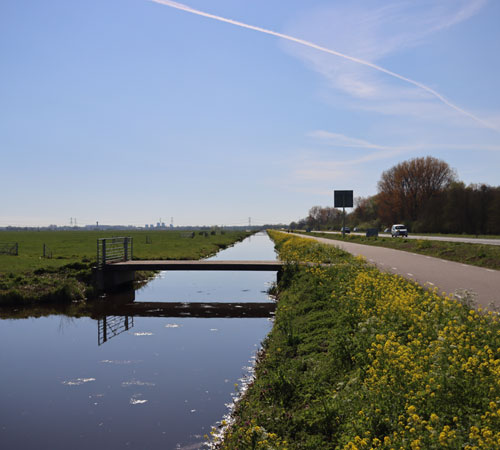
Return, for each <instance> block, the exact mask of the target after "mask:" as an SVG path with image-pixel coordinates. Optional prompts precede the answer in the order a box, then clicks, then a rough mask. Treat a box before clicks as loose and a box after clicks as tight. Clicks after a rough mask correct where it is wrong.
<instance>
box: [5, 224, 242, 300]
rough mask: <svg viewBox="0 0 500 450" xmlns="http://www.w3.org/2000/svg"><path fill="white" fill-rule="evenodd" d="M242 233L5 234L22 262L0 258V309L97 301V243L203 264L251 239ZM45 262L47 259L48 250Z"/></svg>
mask: <svg viewBox="0 0 500 450" xmlns="http://www.w3.org/2000/svg"><path fill="white" fill-rule="evenodd" d="M248 234H249V233H246V232H243V231H226V232H224V233H223V234H221V232H220V231H218V232H217V233H215V234H211V233H202V234H200V232H195V233H194V235H193V237H187V236H191V233H187V232H183V231H127V232H126V233H124V234H122V233H120V234H118V233H117V232H110V231H107V232H102V231H40V232H37V231H16V232H14V231H3V232H0V246H1V244H2V243H14V242H15V243H18V249H19V250H18V251H19V254H18V256H14V255H0V304H2V303H3V304H21V303H33V302H39V301H42V302H51V301H57V302H64V301H68V300H81V299H83V298H86V297H88V296H89V295H92V288H91V286H90V276H91V267H92V266H93V265H94V264H95V262H96V258H97V239H99V238H103V237H113V236H117V235H118V236H123V235H125V236H129V237H132V238H133V248H134V250H133V256H134V259H200V258H203V257H206V256H209V255H211V254H214V253H216V252H217V251H218V250H220V249H221V248H224V247H227V246H229V245H231V244H233V243H234V242H236V241H238V240H241V239H243V238H245V237H246V236H248ZM44 244H45V248H46V256H50V257H45V258H44V257H43V248H44Z"/></svg>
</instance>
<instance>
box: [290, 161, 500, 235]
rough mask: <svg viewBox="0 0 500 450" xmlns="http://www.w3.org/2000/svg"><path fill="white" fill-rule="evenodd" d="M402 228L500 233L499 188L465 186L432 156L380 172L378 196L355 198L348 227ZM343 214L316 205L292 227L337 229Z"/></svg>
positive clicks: (347, 221) (340, 224)
mask: <svg viewBox="0 0 500 450" xmlns="http://www.w3.org/2000/svg"><path fill="white" fill-rule="evenodd" d="M393 223H404V224H405V225H407V226H408V227H409V229H410V230H411V231H413V232H433V233H467V234H500V186H499V187H492V186H488V185H485V184H473V185H469V186H466V185H465V184H464V183H463V182H461V181H459V180H458V178H457V175H456V173H455V171H454V170H452V169H451V168H450V166H449V165H448V164H447V163H446V162H444V161H442V160H439V159H436V158H433V157H431V156H428V157H426V158H415V159H411V160H409V161H404V162H402V163H399V164H397V165H396V166H394V167H392V168H390V169H389V170H387V171H385V172H383V173H382V176H381V179H380V181H379V183H378V193H377V194H376V195H374V196H371V197H365V198H357V199H356V203H355V209H354V211H353V212H352V213H350V214H348V215H347V218H346V224H347V225H348V226H350V227H358V228H360V229H367V228H378V229H384V228H386V227H389V226H390V225H391V224H393ZM341 226H342V212H341V211H339V210H338V209H335V208H332V207H321V206H314V207H313V208H311V209H310V211H309V215H308V216H307V217H306V218H305V219H302V220H300V221H298V222H292V223H291V224H290V227H291V228H298V229H304V228H306V229H318V230H325V229H333V230H336V229H339V228H340V227H341Z"/></svg>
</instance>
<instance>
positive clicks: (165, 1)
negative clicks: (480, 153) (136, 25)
mask: <svg viewBox="0 0 500 450" xmlns="http://www.w3.org/2000/svg"><path fill="white" fill-rule="evenodd" d="M150 1H152V2H154V3H159V4H161V5H165V6H170V7H171V8H175V9H180V10H182V11H186V12H189V13H191V14H196V15H198V16H203V17H208V18H209V19H214V20H218V21H220V22H225V23H229V24H231V25H236V26H238V27H241V28H247V29H249V30H254V31H258V32H260V33H265V34H270V35H271V36H276V37H279V38H282V39H286V40H287V41H292V42H296V43H297V44H301V45H305V46H306V47H310V48H314V49H316V50H319V51H321V52H325V53H329V54H331V55H335V56H338V57H340V58H343V59H347V60H348V61H353V62H355V63H358V64H361V65H363V66H367V67H371V68H372V69H375V70H378V71H379V72H382V73H385V74H387V75H390V76H391V77H394V78H397V79H399V80H402V81H405V82H406V83H410V84H412V85H414V86H416V87H418V88H420V89H422V90H424V91H426V92H428V93H429V94H431V95H432V96H434V97H435V98H437V99H438V100H439V101H441V102H442V103H444V104H445V105H447V106H449V107H450V108H452V109H454V110H455V111H457V112H459V113H460V114H463V115H465V116H467V117H470V118H471V119H473V120H475V121H476V122H478V123H480V124H481V125H483V126H484V127H486V128H490V129H492V130H495V131H500V129H498V128H497V127H495V126H494V125H492V124H490V123H488V122H486V121H484V120H483V119H481V118H479V117H477V116H475V115H474V114H472V113H470V112H469V111H466V110H464V109H462V108H460V107H459V106H457V105H455V104H454V103H452V102H450V101H449V100H448V99H446V98H445V97H444V96H443V95H441V94H440V93H439V92H436V91H435V90H434V89H432V88H430V87H428V86H426V85H425V84H422V83H419V82H418V81H415V80H412V79H411V78H407V77H404V76H403V75H400V74H398V73H396V72H392V71H391V70H388V69H384V68H383V67H381V66H378V65H376V64H373V63H371V62H369V61H365V60H363V59H359V58H355V57H354V56H349V55H346V54H345V53H341V52H338V51H336V50H332V49H330V48H327V47H322V46H320V45H317V44H315V43H314V42H309V41H305V40H303V39H299V38H296V37H293V36H289V35H287V34H283V33H278V32H276V31H271V30H267V29H265V28H261V27H256V26H254V25H249V24H247V23H243V22H238V21H236V20H232V19H227V18H225V17H221V16H216V15H214V14H210V13H207V12H204V11H200V10H198V9H194V8H191V7H190V6H187V5H183V4H182V3H177V2H172V1H170V0H150Z"/></svg>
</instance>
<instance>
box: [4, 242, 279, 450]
mask: <svg viewBox="0 0 500 450" xmlns="http://www.w3.org/2000/svg"><path fill="white" fill-rule="evenodd" d="M266 240H267V242H268V244H269V247H270V248H271V250H272V244H271V243H270V241H269V239H268V238H266V237H261V236H256V237H254V238H253V239H252V245H253V244H259V245H264V244H265V242H264V241H266ZM245 245H246V244H245ZM231 250H232V251H235V252H236V251H237V250H238V246H235V247H234V248H233V249H231ZM238 258H240V256H238V257H236V256H230V258H229V259H238ZM241 259H245V256H244V255H242V256H241ZM258 259H270V258H269V256H267V255H262V256H260V257H259V258H258ZM267 275H270V274H267ZM199 281H200V283H201V280H199ZM204 281H205V280H204ZM254 281H255V283H254ZM269 281H270V282H272V280H269ZM208 282H209V283H210V281H209V280H208ZM219 282H220V281H217V283H219ZM154 283H156V280H154V281H153V282H152V283H151V284H154ZM229 284H232V283H229ZM212 287H213V286H209V285H206V284H203V289H212ZM234 287H235V289H233V290H232V292H229V291H227V292H226V291H225V294H224V296H222V295H221V296H219V294H218V293H217V292H216V289H214V290H213V291H211V292H212V293H213V295H211V296H210V297H209V299H207V298H203V299H201V302H198V303H199V304H198V305H197V306H195V307H191V308H189V307H187V306H186V303H185V302H188V301H190V300H192V297H191V295H190V292H191V291H190V290H189V289H188V291H181V290H179V291H178V292H176V294H177V293H178V294H179V296H177V295H172V291H170V290H169V288H168V286H167V287H166V289H167V290H166V291H164V292H160V291H156V293H157V294H159V295H154V296H149V298H147V297H143V293H142V292H140V293H137V292H136V293H134V292H126V293H122V298H115V299H112V298H107V299H100V300H98V301H96V302H93V303H89V304H86V305H80V304H72V305H64V306H61V307H58V308H56V307H51V308H37V309H36V310H32V311H22V310H20V309H18V310H12V311H11V312H10V313H2V312H0V317H2V318H4V319H6V320H0V367H1V370H0V403H1V405H2V406H1V407H0V442H1V443H2V444H1V447H2V448H6V449H10V448H19V449H23V450H26V449H33V450H35V449H39V448H40V447H43V448H50V449H51V450H63V449H64V450H65V449H67V448H68V446H71V448H72V449H73V450H80V449H81V450H84V449H85V450H87V449H89V448H93V447H96V448H106V449H107V450H114V449H123V448H141V449H160V448H161V449H166V450H171V449H176V448H191V449H199V448H202V443H203V435H204V434H205V433H210V428H211V426H212V425H214V424H215V423H216V422H217V421H218V420H220V419H221V418H222V417H223V416H224V414H225V413H227V406H226V405H227V404H228V403H230V402H231V401H232V398H233V396H234V395H235V387H234V384H235V383H238V384H239V385H241V379H242V377H245V376H246V374H247V373H248V372H247V371H248V369H247V368H248V367H249V366H251V364H252V363H251V362H250V361H251V359H252V355H255V353H256V351H257V350H258V348H259V346H260V342H261V340H262V339H263V338H264V337H265V335H266V334H267V333H268V332H269V330H270V329H271V326H272V322H271V321H270V320H269V318H268V317H269V316H272V309H274V306H275V305H274V303H273V302H270V301H269V300H268V298H267V295H266V294H265V292H264V293H262V292H260V291H265V290H266V285H265V284H264V283H263V281H262V280H253V281H251V282H250V281H249V280H246V281H244V282H243V284H242V285H239V286H237V285H234ZM244 289H250V294H251V295H250V294H248V297H246V296H245V295H246V293H245V292H241V291H242V290H244ZM153 290H154V289H153ZM164 294H168V295H164ZM255 294H259V296H257V295H255ZM137 297H138V298H140V300H141V301H138V298H137ZM221 299H222V300H226V299H227V300H229V302H228V303H229V305H226V306H225V307H221V305H218V303H220V302H221V301H222V300H221ZM172 300H179V301H176V302H173V301H172ZM149 302H150V303H151V304H148V303H149ZM152 303H154V304H152ZM252 303H259V306H258V307H256V308H257V309H258V308H264V309H265V308H267V307H269V308H270V310H269V312H266V314H267V315H265V314H262V317H261V316H258V317H257V314H256V313H255V311H251V308H252ZM141 305H142V306H141ZM169 308H170V312H167V310H168V309H169ZM196 308H197V309H198V310H199V311H196V310H195V309H196ZM231 308H232V310H233V312H234V314H233V312H230V313H229V312H228V311H230V310H231ZM245 308H248V309H247V313H248V314H249V313H250V312H252V314H254V315H245V314H243V312H244V311H245ZM217 309H219V315H218V316H217V315H212V316H207V315H206V314H212V312H214V311H217ZM224 309H225V310H224ZM175 310H177V313H176V314H174V313H173V312H172V311H174V312H175ZM222 313H224V314H225V315H220V314H222ZM61 314H66V315H67V316H70V317H72V320H71V321H70V322H68V323H67V325H66V326H65V327H60V326H59V323H60V320H61V317H63V316H61ZM238 314H239V315H238ZM67 316H64V317H67ZM229 317H231V318H229ZM232 317H242V318H239V319H238V320H234V319H233V318H232ZM14 318H16V319H17V320H14ZM9 319H10V320H9ZM96 327H97V335H98V343H99V345H96V344H95V334H96ZM127 327H128V329H127ZM104 343H105V344H106V345H102V344H104Z"/></svg>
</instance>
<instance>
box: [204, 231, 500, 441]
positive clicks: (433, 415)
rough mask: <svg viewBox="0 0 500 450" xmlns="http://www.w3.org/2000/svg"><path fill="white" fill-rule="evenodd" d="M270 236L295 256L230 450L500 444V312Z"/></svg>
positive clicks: (329, 250) (232, 423)
mask: <svg viewBox="0 0 500 450" xmlns="http://www.w3.org/2000/svg"><path fill="white" fill-rule="evenodd" d="M270 235H271V236H272V237H273V239H274V240H275V242H276V244H277V248H278V250H279V254H280V258H281V259H282V260H284V261H286V262H288V263H289V264H288V265H287V266H286V268H285V271H284V273H283V276H282V277H281V280H280V283H279V289H278V305H277V310H276V317H275V322H274V325H273V329H272V331H271V333H270V334H269V335H268V337H267V338H266V340H265V342H264V345H263V351H262V352H261V353H260V355H259V358H258V362H257V366H256V377H255V380H254V381H253V383H252V384H251V385H250V386H249V387H248V389H247V390H246V392H245V394H244V396H243V398H242V399H241V400H240V401H239V402H238V403H237V406H236V411H235V412H234V414H233V416H232V419H231V420H229V421H228V423H223V424H222V428H223V431H224V427H226V428H225V434H224V437H225V439H224V441H223V442H222V444H221V448H223V449H231V450H233V449H262V450H264V449H265V450H270V449H273V450H277V449H280V450H285V449H288V450H299V449H300V450H317V449H325V450H327V449H332V450H333V449H343V450H361V449H366V450H368V449H386V450H390V449H401V450H403V449H404V450H406V449H408V450H438V449H443V448H449V449H464V450H479V449H498V448H500V320H499V318H498V315H497V314H494V313H492V312H485V311H481V310H480V309H474V308H472V307H471V305H470V303H468V301H467V300H466V299H464V300H463V301H460V302H458V301H455V300H452V299H450V298H445V297H442V296H439V295H437V293H436V292H433V291H428V290H424V289H423V288H422V287H421V286H419V285H418V284H416V283H414V282H411V281H408V280H405V279H404V278H402V277H400V276H397V275H393V274H387V273H383V272H380V271H379V270H377V269H376V268H374V267H372V266H370V265H368V264H366V262H364V260H363V259H362V258H355V257H352V256H351V255H349V254H348V253H346V252H344V251H342V250H340V249H338V248H335V247H333V246H330V245H324V244H320V243H318V242H315V241H312V240H310V239H304V238H301V237H298V236H294V235H293V234H284V233H277V232H270ZM304 261H307V262H311V263H322V262H333V263H334V264H333V265H332V266H330V267H324V266H323V267H322V266H319V265H318V266H311V267H304V266H300V265H298V264H297V263H299V262H304ZM213 434H214V435H215V436H216V437H218V433H217V430H214V431H213Z"/></svg>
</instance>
